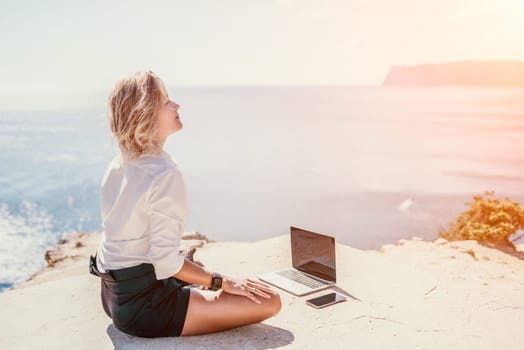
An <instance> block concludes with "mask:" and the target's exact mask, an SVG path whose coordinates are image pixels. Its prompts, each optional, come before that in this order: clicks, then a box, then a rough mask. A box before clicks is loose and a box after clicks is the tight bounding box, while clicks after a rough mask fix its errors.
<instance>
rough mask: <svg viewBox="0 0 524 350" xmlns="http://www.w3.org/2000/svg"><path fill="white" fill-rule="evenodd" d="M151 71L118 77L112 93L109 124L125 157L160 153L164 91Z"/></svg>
mask: <svg viewBox="0 0 524 350" xmlns="http://www.w3.org/2000/svg"><path fill="white" fill-rule="evenodd" d="M157 79H159V78H158V76H157V75H156V74H155V73H153V72H152V71H150V70H148V71H137V72H135V73H133V74H131V75H130V76H128V77H126V78H124V79H121V80H119V81H118V82H117V83H116V84H115V86H114V87H113V90H112V92H111V94H110V96H109V100H108V102H109V113H108V116H109V125H110V126H111V131H112V133H113V136H114V140H116V141H117V142H118V145H119V147H120V151H121V153H122V156H123V157H124V158H125V159H128V160H132V159H137V158H138V157H140V156H141V155H143V154H160V152H161V151H162V145H161V144H160V143H159V142H158V140H157V133H158V117H157V116H158V112H159V110H160V107H161V106H162V99H163V96H162V92H161V91H160V89H159V88H158V85H157V82H156V80H157Z"/></svg>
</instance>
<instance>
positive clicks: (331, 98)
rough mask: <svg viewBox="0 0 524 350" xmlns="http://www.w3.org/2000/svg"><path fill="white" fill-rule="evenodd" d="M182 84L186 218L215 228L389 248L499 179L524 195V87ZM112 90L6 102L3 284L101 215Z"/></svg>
mask: <svg viewBox="0 0 524 350" xmlns="http://www.w3.org/2000/svg"><path fill="white" fill-rule="evenodd" d="M168 90H169V93H170V96H171V97H172V98H173V99H174V100H175V101H177V102H178V103H179V104H180V106H181V107H180V118H181V120H182V123H183V124H184V128H183V129H182V130H181V131H179V132H177V133H175V134H174V135H171V136H170V138H169V139H168V141H167V142H166V145H165V150H166V151H167V152H168V153H169V154H171V156H172V157H173V158H174V159H175V161H176V162H177V163H178V165H179V167H180V169H181V171H182V174H183V176H184V180H185V182H186V186H187V190H188V201H189V220H188V224H187V225H186V227H185V231H189V232H191V231H198V232H200V233H202V234H205V235H206V236H208V237H209V238H210V239H213V240H218V241H256V240H260V239H264V238H270V237H273V236H277V235H282V234H287V233H288V232H289V226H291V225H293V226H298V227H302V228H305V229H308V230H313V231H317V232H321V233H326V234H329V235H333V236H335V237H336V239H337V242H339V243H344V244H348V245H351V246H353V247H356V248H360V249H377V248H378V247H380V246H381V245H383V244H390V243H395V242H397V241H398V240H399V239H402V238H411V237H412V236H419V237H422V238H425V239H434V238H436V237H437V235H438V232H439V230H442V229H445V228H446V227H447V225H448V223H449V222H450V221H451V220H452V219H453V218H455V217H456V216H457V215H458V214H459V213H460V212H461V211H462V210H464V209H465V208H466V207H465V202H467V201H470V200H472V197H473V195H477V194H482V193H484V192H485V191H495V194H496V195H497V196H500V197H505V196H508V197H511V198H512V199H514V200H517V201H519V202H520V203H524V189H523V188H522V186H521V184H522V183H523V181H524V165H523V164H524V162H523V160H524V155H521V154H520V152H519V150H520V149H522V146H524V133H523V130H524V98H523V97H524V89H522V88H479V87H475V88H467V87H460V88H455V87H425V88H398V87H395V88H394V87H387V88H384V87H344V86H323V87H311V86H309V87H299V86H284V87H279V86H266V87H205V88H204V87H186V88H169V89H168ZM4 101H5V99H4ZM95 102H96V103H95ZM104 103H105V98H99V97H98V98H91V99H90V100H88V101H87V102H85V103H84V105H82V106H81V107H78V108H77V109H75V107H74V106H75V105H74V103H73V104H72V105H68V107H67V108H65V109H64V110H57V109H55V110H53V109H46V108H42V109H41V110H39V109H38V103H37V104H36V105H34V106H35V107H34V108H33V107H32V108H28V110H20V109H14V108H12V109H10V108H7V107H5V106H7V105H6V104H5V103H4V104H0V105H3V106H4V107H5V108H4V109H3V110H1V109H0V121H1V124H0V145H1V147H2V150H3V152H1V153H0V157H1V161H2V164H3V165H2V168H1V171H0V240H1V242H2V243H3V244H2V245H1V246H0V268H1V270H2V273H1V275H0V291H2V290H5V289H7V288H9V287H10V286H12V285H13V283H16V282H19V281H22V280H24V279H27V278H28V277H29V276H30V275H31V274H33V273H35V272H36V271H38V270H40V269H41V268H43V267H44V266H45V265H46V262H45V260H44V253H45V251H46V249H48V248H49V247H51V246H53V245H54V244H56V242H57V241H58V240H59V239H61V238H62V237H64V236H65V235H67V234H69V233H72V232H77V231H86V232H91V231H102V229H103V227H102V226H101V219H100V208H99V200H100V197H99V195H100V193H99V188H100V181H101V179H102V176H103V173H104V170H105V168H106V166H107V163H108V162H109V161H110V160H111V159H112V158H113V157H114V155H115V154H116V153H117V147H116V145H115V144H114V143H113V142H112V138H111V134H110V131H109V125H108V121H107V113H106V106H105V105H104ZM65 105H67V104H66V103H65V104H64V106H65ZM86 269H87V262H86ZM86 271H87V270H86Z"/></svg>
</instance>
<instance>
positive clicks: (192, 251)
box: [179, 247, 204, 267]
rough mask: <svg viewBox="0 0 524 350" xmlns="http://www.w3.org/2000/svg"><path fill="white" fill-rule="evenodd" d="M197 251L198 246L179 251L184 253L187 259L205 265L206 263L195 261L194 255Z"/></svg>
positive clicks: (181, 253)
mask: <svg viewBox="0 0 524 350" xmlns="http://www.w3.org/2000/svg"><path fill="white" fill-rule="evenodd" d="M195 252H196V248H195V247H191V248H189V249H184V250H180V251H179V254H180V255H182V256H184V257H185V258H186V259H187V260H189V261H192V262H194V263H195V264H197V265H200V266H202V267H204V264H202V263H201V262H200V261H195V260H193V257H194V255H195Z"/></svg>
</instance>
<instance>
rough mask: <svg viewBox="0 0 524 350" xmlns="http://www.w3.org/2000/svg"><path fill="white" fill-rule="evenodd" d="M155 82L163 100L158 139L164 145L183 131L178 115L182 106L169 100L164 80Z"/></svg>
mask: <svg viewBox="0 0 524 350" xmlns="http://www.w3.org/2000/svg"><path fill="white" fill-rule="evenodd" d="M155 81H156V83H157V86H158V88H159V89H160V92H161V94H162V98H163V101H162V106H161V107H160V110H159V112H158V123H159V130H158V137H159V139H160V141H161V142H162V144H164V142H165V141H166V139H167V137H168V136H169V135H171V134H173V133H175V132H177V131H178V130H180V129H182V128H183V127H184V125H183V124H182V122H181V121H180V116H179V115H178V108H180V105H178V104H177V103H176V102H175V101H172V100H171V99H170V98H169V96H168V95H167V91H166V88H165V86H164V83H163V82H162V80H160V79H155Z"/></svg>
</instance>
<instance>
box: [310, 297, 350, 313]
mask: <svg viewBox="0 0 524 350" xmlns="http://www.w3.org/2000/svg"><path fill="white" fill-rule="evenodd" d="M345 300H346V297H345V296H343V295H342V294H338V293H329V294H324V295H321V296H319V297H316V298H313V299H308V300H306V304H308V305H309V306H313V307H314V308H317V309H320V308H323V307H326V306H328V305H333V304H336V303H340V302H341V301H345Z"/></svg>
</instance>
